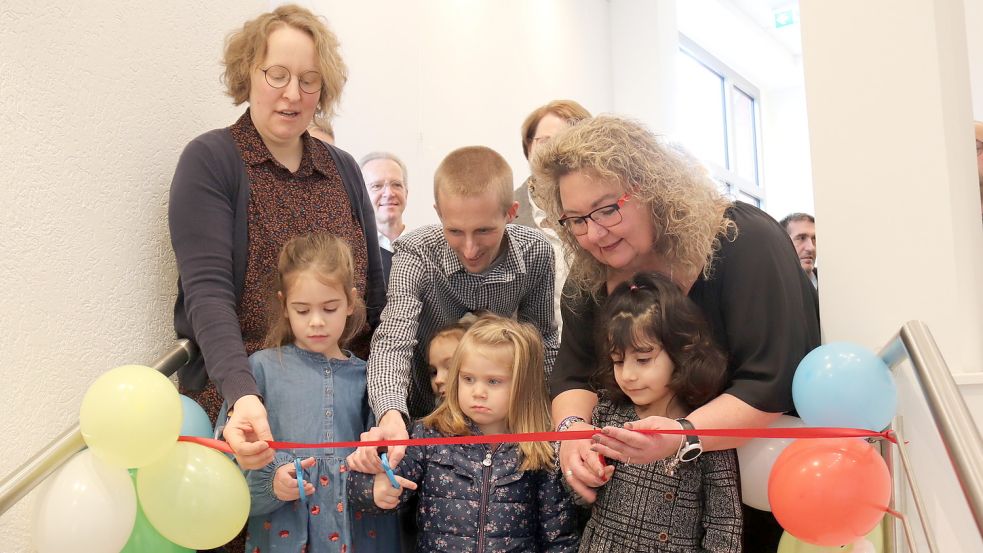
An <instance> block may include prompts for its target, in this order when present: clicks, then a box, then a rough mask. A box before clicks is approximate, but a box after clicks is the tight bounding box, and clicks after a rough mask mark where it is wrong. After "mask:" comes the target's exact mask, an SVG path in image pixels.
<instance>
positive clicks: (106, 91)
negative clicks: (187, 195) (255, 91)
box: [0, 0, 264, 552]
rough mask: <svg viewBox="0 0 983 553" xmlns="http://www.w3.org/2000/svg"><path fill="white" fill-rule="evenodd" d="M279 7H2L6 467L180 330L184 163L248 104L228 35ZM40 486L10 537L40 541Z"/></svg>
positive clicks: (16, 512)
mask: <svg viewBox="0 0 983 553" xmlns="http://www.w3.org/2000/svg"><path fill="white" fill-rule="evenodd" d="M263 7H264V4H263V3H262V2H256V1H252V2H241V1H237V2H228V3H225V4H222V3H214V4H213V3H205V4H202V3H200V2H188V1H183V2H168V3H145V4H143V5H141V6H140V8H139V9H131V8H127V7H125V6H123V5H121V4H119V3H117V2H108V1H104V2H93V3H84V4H82V3H76V2H65V1H53V0H40V1H37V2H23V3H19V4H17V5H16V6H12V5H4V8H3V9H2V11H0V20H2V23H0V52H2V54H0V56H2V61H0V72H2V74H3V77H2V79H3V82H2V85H0V119H2V125H0V128H2V132H0V152H2V154H0V157H2V158H3V160H4V162H3V163H2V164H0V182H3V185H2V186H0V206H2V209H3V217H0V237H2V240H0V260H2V261H0V284H2V287H3V293H2V295H0V312H2V313H3V316H2V317H0V335H2V336H3V339H2V340H0V382H2V383H3V386H4V389H5V390H6V391H7V392H6V393H5V394H4V400H3V406H2V407H0V413H2V415H0V435H2V436H3V437H4V443H5V445H4V447H3V453H2V454H0V475H3V476H6V475H7V474H9V473H10V472H11V471H13V470H14V469H15V468H16V467H17V466H19V465H20V464H21V463H22V462H23V461H25V460H26V459H27V458H28V457H29V456H30V455H32V454H33V453H34V452H36V451H37V450H39V449H40V448H41V447H43V446H44V445H45V444H47V442H48V441H49V440H51V439H52V438H53V437H55V436H56V435H58V434H59V433H61V432H62V431H63V430H64V429H65V428H67V427H68V426H70V425H71V424H72V421H73V420H74V421H77V420H78V406H79V404H80V402H81V396H82V394H83V392H84V391H85V389H86V388H87V387H88V385H89V384H90V383H91V382H92V380H94V379H95V378H96V377H97V376H98V375H99V374H101V373H102V372H104V371H106V370H107V369H110V368H112V367H114V366H117V365H121V364H124V363H130V362H137V363H140V362H143V363H148V362H151V361H152V360H154V359H156V358H157V357H158V356H159V355H160V354H161V353H163V352H164V351H165V350H166V349H168V348H169V347H170V345H171V344H172V342H173V339H172V331H171V324H170V320H171V316H170V312H171V307H172V305H173V303H172V302H173V299H174V295H173V291H174V282H175V278H176V277H175V271H174V265H173V257H172V253H171V248H170V242H169V238H168V234H167V225H166V209H167V190H168V186H169V183H170V179H171V176H172V174H173V171H174V163H175V161H176V159H177V156H178V154H179V153H180V150H181V148H182V147H183V145H184V144H185V143H187V142H188V140H190V139H191V138H192V137H193V136H195V135H196V134H198V133H200V132H202V131H203V130H206V129H209V128H213V127H217V126H222V125H227V124H229V122H231V121H232V120H233V118H234V117H236V114H237V113H238V111H239V110H238V109H233V108H232V106H231V104H230V102H229V100H228V98H226V97H225V96H223V95H222V91H221V88H220V86H219V84H218V80H217V79H218V74H219V65H218V59H219V52H220V50H221V44H222V38H223V35H224V33H225V31H226V30H228V29H231V28H232V27H233V26H234V25H236V24H241V22H242V21H243V20H244V19H246V18H247V17H249V16H251V15H252V14H254V13H258V12H259V11H260V10H261V9H262V8H263ZM30 499H31V498H29V500H25V501H22V502H21V503H20V504H19V505H18V506H16V507H15V508H14V509H12V510H11V511H10V512H8V513H7V514H5V515H4V516H3V519H2V523H0V550H3V551H10V552H22V551H27V550H28V549H29V545H28V544H29V537H28V528H29V523H28V521H29V515H28V513H29V512H30V510H29V507H30V504H31V501H30Z"/></svg>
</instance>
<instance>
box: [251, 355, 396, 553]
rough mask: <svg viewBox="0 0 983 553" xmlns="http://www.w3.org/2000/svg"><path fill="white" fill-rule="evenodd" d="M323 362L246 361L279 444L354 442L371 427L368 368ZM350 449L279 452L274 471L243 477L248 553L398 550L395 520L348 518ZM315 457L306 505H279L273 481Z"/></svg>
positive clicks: (354, 361)
mask: <svg viewBox="0 0 983 553" xmlns="http://www.w3.org/2000/svg"><path fill="white" fill-rule="evenodd" d="M345 354H346V355H347V356H348V359H343V360H341V359H327V358H325V357H324V356H323V355H321V354H316V353H312V352H309V351H306V350H303V349H300V348H298V347H296V346H294V345H289V346H283V347H281V348H274V349H266V350H262V351H259V352H256V353H255V354H253V355H252V356H251V357H250V358H249V363H250V365H251V366H252V370H253V374H254V375H255V376H256V383H257V385H258V386H259V390H260V393H261V394H262V395H263V397H264V401H265V403H266V409H267V411H268V413H269V421H270V429H271V430H272V432H273V436H274V438H275V439H276V440H277V441H285V442H303V443H315V442H328V441H350V440H358V439H359V435H360V434H361V433H362V432H364V431H365V430H367V429H368V428H370V427H371V426H372V424H374V420H373V418H372V415H371V411H370V410H369V406H368V399H367V396H366V387H365V361H362V360H361V359H359V358H357V357H355V356H353V355H351V353H350V352H345ZM352 451H353V450H352V449H350V448H348V449H333V450H332V449H298V450H289V449H283V450H278V451H277V452H276V457H275V459H274V460H273V462H272V463H270V464H269V465H267V466H266V467H264V468H262V469H258V470H251V471H245V475H246V481H247V482H248V483H249V490H250V495H251V498H252V506H251V509H250V517H249V524H248V537H247V542H246V544H247V545H246V552H247V553H254V552H258V553H267V552H270V553H281V552H282V553H302V552H306V553H328V552H331V553H350V552H358V553H363V552H366V551H368V552H372V551H379V552H386V553H388V552H392V551H398V550H399V529H398V524H397V521H396V518H395V516H393V515H370V514H366V513H361V512H352V511H351V510H350V509H349V507H348V501H347V499H346V498H347V493H346V492H347V484H348V470H347V467H346V466H345V457H347V456H348V454H350V453H351V452H352ZM307 457H314V458H315V459H316V460H317V462H316V464H315V465H314V466H312V467H311V468H309V469H306V471H305V475H304V480H305V481H309V482H311V484H313V486H314V490H315V491H314V494H313V495H312V496H309V497H308V498H307V502H306V505H305V504H302V503H301V502H300V501H290V502H285V501H280V500H279V499H277V498H276V496H275V495H274V494H273V475H274V473H275V472H276V469H277V468H278V467H280V466H281V465H283V464H292V463H293V462H294V459H296V458H301V459H304V458H307Z"/></svg>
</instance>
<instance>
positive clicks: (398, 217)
mask: <svg viewBox="0 0 983 553" xmlns="http://www.w3.org/2000/svg"><path fill="white" fill-rule="evenodd" d="M359 166H361V168H362V178H363V179H365V188H366V189H367V190H368V191H369V200H370V201H371V202H372V210H373V211H375V225H376V230H377V231H378V233H379V253H381V254H382V271H383V276H384V277H385V279H386V282H389V272H390V270H391V269H392V265H393V241H394V240H396V239H397V238H399V236H400V235H401V234H403V232H404V231H405V230H406V224H405V223H404V222H403V212H404V211H405V210H406V196H407V194H408V188H407V186H406V181H407V178H406V177H407V175H406V165H404V164H403V162H402V160H400V159H399V158H398V157H396V155H395V154H392V153H389V152H372V153H371V154H368V155H367V156H365V157H363V158H362V161H361V162H359Z"/></svg>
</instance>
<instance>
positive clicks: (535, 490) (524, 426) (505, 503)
mask: <svg viewBox="0 0 983 553" xmlns="http://www.w3.org/2000/svg"><path fill="white" fill-rule="evenodd" d="M549 427H550V423H549V414H548V412H547V408H546V383H545V377H544V374H543V344H542V339H541V338H540V336H539V332H538V331H537V330H536V329H535V328H534V327H532V326H531V325H528V324H525V323H519V322H517V321H514V320H512V319H507V318H504V317H500V316H498V315H490V314H489V315H482V316H481V317H479V318H478V319H477V321H475V322H474V324H473V325H472V326H471V328H469V329H468V331H467V332H466V333H465V334H464V336H463V337H462V338H461V342H460V344H459V345H458V347H457V350H456V351H455V353H454V357H453V358H452V360H451V364H450V371H449V374H448V378H447V386H446V393H445V397H444V401H443V402H442V403H441V404H440V406H439V407H437V409H436V410H435V411H434V412H433V413H432V414H431V415H429V416H428V417H425V418H424V419H422V420H421V421H419V422H417V423H416V424H415V425H414V426H413V430H412V435H413V437H414V438H436V437H441V436H469V435H481V434H484V435H489V434H505V433H518V432H544V431H548V430H549ZM394 472H395V473H396V480H397V482H398V483H399V484H400V487H399V488H398V489H396V488H394V487H393V485H392V484H391V483H390V481H389V479H388V478H387V476H386V475H385V474H377V475H374V476H373V475H369V474H363V473H352V475H351V476H350V481H349V494H350V497H351V500H352V504H353V505H357V506H358V507H359V508H365V509H371V508H373V507H377V508H378V509H380V510H390V509H395V508H397V507H399V506H401V505H402V504H404V503H405V502H406V501H407V500H408V498H409V497H412V496H414V495H416V496H418V497H419V501H420V504H419V508H418V510H417V522H418V526H419V531H420V534H419V538H418V541H417V545H416V551H420V552H424V551H425V552H427V553H441V552H446V553H467V552H486V553H506V552H508V553H518V552H551V553H561V552H562V553H572V552H574V551H576V550H577V543H578V541H579V540H578V536H577V531H576V530H577V529H576V521H575V516H574V512H573V505H572V503H571V501H570V497H569V495H568V494H567V493H566V491H565V490H564V489H563V484H562V482H561V480H560V478H559V475H558V474H557V472H556V471H555V470H554V458H553V449H552V447H551V445H550V444H549V443H548V442H524V443H514V442H508V441H506V442H505V443H502V444H491V445H488V444H457V445H432V446H421V447H408V448H406V456H405V457H403V459H402V461H401V462H400V463H399V465H398V466H397V467H394ZM404 492H405V493H404Z"/></svg>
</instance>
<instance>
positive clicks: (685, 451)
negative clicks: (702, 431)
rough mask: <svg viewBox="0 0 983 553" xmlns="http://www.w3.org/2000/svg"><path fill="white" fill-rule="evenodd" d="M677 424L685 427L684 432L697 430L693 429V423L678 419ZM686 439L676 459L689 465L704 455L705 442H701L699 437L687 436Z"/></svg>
mask: <svg viewBox="0 0 983 553" xmlns="http://www.w3.org/2000/svg"><path fill="white" fill-rule="evenodd" d="M676 422H678V423H679V425H680V426H682V427H683V430H696V429H695V428H694V427H693V423H691V422H689V421H688V420H686V419H676ZM685 438H686V439H685V440H684V441H683V443H682V444H681V445H680V446H679V451H677V452H676V459H679V460H680V461H682V462H684V463H688V462H689V461H695V460H696V458H697V457H699V456H700V454H701V453H703V442H701V441H700V437H699V436H691V435H687V436H685Z"/></svg>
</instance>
